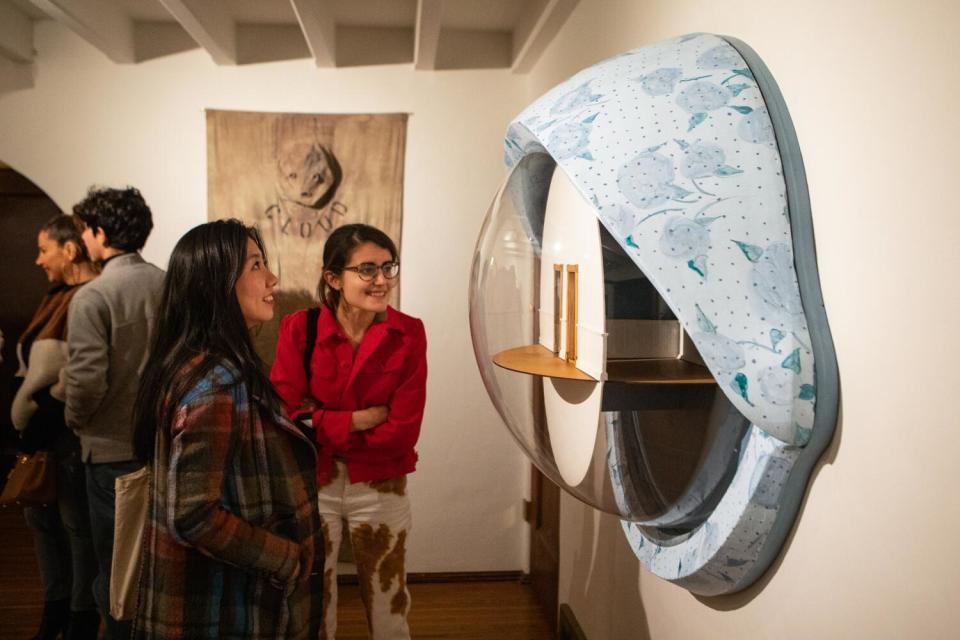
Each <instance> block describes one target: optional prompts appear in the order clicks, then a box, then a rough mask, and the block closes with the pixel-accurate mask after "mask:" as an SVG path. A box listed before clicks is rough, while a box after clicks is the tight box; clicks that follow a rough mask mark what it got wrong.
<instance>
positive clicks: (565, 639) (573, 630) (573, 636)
mask: <svg viewBox="0 0 960 640" xmlns="http://www.w3.org/2000/svg"><path fill="white" fill-rule="evenodd" d="M559 640H587V634H585V633H584V632H583V629H581V628H580V623H578V622H577V616H575V615H574V614H573V609H571V608H570V605H568V604H567V603H563V604H561V605H560V639H559Z"/></svg>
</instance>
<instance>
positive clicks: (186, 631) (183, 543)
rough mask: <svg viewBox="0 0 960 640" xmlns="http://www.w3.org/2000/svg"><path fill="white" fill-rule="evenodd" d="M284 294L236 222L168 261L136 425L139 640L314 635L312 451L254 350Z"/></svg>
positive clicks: (191, 236) (254, 240)
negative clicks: (142, 487) (143, 509)
mask: <svg viewBox="0 0 960 640" xmlns="http://www.w3.org/2000/svg"><path fill="white" fill-rule="evenodd" d="M276 283H277V278H276V277H275V276H274V275H273V274H272V273H271V272H270V270H269V269H268V268H267V262H266V256H265V255H264V249H263V243H262V241H261V240H260V236H259V234H258V233H257V232H256V230H255V229H252V228H250V227H246V226H244V225H243V224H242V223H241V222H239V221H237V220H221V221H216V222H210V223H207V224H203V225H200V226H198V227H195V228H194V229H192V230H190V231H189V232H187V234H186V235H184V236H183V237H182V238H181V239H180V241H179V242H178V243H177V245H176V247H175V248H174V250H173V253H172V255H171V257H170V264H169V270H168V271H167V276H166V279H165V281H164V291H163V298H162V303H161V305H160V309H161V315H160V318H159V319H158V323H157V334H156V339H155V341H154V344H153V348H152V351H151V355H150V359H149V360H148V362H147V367H146V370H145V371H144V374H143V378H142V381H141V385H140V392H139V395H138V398H137V404H136V412H135V418H134V424H135V435H134V440H135V442H134V444H135V448H136V450H137V455H138V456H139V457H140V458H141V459H142V460H144V461H145V462H148V463H152V465H153V481H152V486H151V499H150V506H149V511H148V517H147V526H146V530H145V532H144V542H143V544H144V546H145V551H144V554H143V567H142V570H141V576H140V595H139V600H138V606H137V615H136V620H135V633H134V636H135V637H137V638H183V637H191V638H199V637H202V638H313V637H316V635H317V633H318V630H319V627H318V625H319V612H320V596H321V592H320V583H319V573H320V572H321V571H322V569H320V568H321V567H322V564H321V563H322V555H321V554H318V553H317V544H320V545H322V543H323V542H322V538H321V537H320V536H319V522H318V519H317V514H316V505H315V502H314V501H315V500H316V483H315V477H314V474H315V451H314V448H313V446H312V443H311V442H310V441H309V439H307V438H306V437H305V436H304V435H303V434H302V433H301V432H300V431H299V430H298V429H297V428H296V427H295V426H294V425H293V424H291V423H290V422H289V421H288V420H287V419H286V418H285V417H284V416H282V415H281V413H279V412H278V410H279V409H280V403H279V401H278V398H277V396H276V394H275V392H274V391H273V388H272V386H271V385H270V381H269V379H268V378H267V377H266V375H265V374H264V373H263V370H262V363H261V361H260V359H259V358H258V357H257V355H256V352H255V351H254V348H253V344H252V342H251V338H250V330H251V329H252V328H254V327H256V326H258V325H259V324H261V323H263V322H266V321H268V320H270V319H271V318H272V317H273V288H274V286H275V285H276ZM314 574H317V578H316V579H313V578H311V576H312V575H314Z"/></svg>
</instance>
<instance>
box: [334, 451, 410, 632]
mask: <svg viewBox="0 0 960 640" xmlns="http://www.w3.org/2000/svg"><path fill="white" fill-rule="evenodd" d="M334 464H335V465H336V467H335V469H334V474H335V475H334V477H333V479H332V480H331V481H330V482H329V483H328V484H327V485H325V486H323V487H320V490H319V493H318V500H317V502H318V505H319V508H320V520H321V525H322V527H323V534H324V538H325V539H326V549H325V551H326V557H325V559H326V569H325V572H324V576H323V578H324V580H323V586H324V593H323V629H322V630H321V634H320V637H321V638H322V639H325V640H334V638H335V637H336V631H337V556H338V554H339V551H340V541H341V540H342V539H343V534H344V531H343V526H344V521H346V525H347V527H348V530H349V534H350V544H351V546H352V547H353V556H354V560H355V561H356V563H357V578H358V579H359V582H360V597H361V599H362V600H363V606H364V608H365V609H366V613H367V626H368V628H369V630H370V635H371V637H372V638H373V640H409V638H410V629H409V627H408V626H407V611H409V609H410V592H409V591H408V590H407V574H406V563H405V560H406V542H407V536H408V535H409V532H410V526H411V520H410V499H409V498H408V497H407V492H406V487H407V477H406V476H400V477H398V478H391V479H389V480H379V481H375V482H357V483H355V484H350V481H349V480H348V479H347V468H346V466H345V465H344V463H343V462H341V461H339V460H337V461H336V462H335V463H334Z"/></svg>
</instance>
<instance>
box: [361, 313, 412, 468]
mask: <svg viewBox="0 0 960 640" xmlns="http://www.w3.org/2000/svg"><path fill="white" fill-rule="evenodd" d="M418 328H419V332H418V334H417V335H416V336H415V337H414V341H413V344H412V345H411V348H410V352H409V355H408V356H407V358H406V360H405V361H404V365H403V370H402V372H401V374H400V381H399V384H398V386H397V388H396V390H395V391H394V392H393V396H392V398H391V399H390V405H389V407H388V411H387V416H386V420H384V421H383V422H381V423H380V424H378V425H376V427H375V428H371V429H369V430H367V431H364V432H363V433H362V434H361V436H362V437H363V440H364V444H365V445H366V446H367V447H368V448H370V449H383V450H395V449H397V448H398V447H399V448H408V447H413V446H414V445H415V444H416V442H417V439H418V438H419V437H420V423H421V421H422V420H423V408H424V405H425V403H426V399H427V337H426V334H425V333H424V330H423V324H420V325H419V327H418Z"/></svg>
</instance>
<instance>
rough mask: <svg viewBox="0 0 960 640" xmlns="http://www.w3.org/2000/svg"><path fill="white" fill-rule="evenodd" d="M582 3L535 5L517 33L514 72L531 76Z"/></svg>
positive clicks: (557, 0)
mask: <svg viewBox="0 0 960 640" xmlns="http://www.w3.org/2000/svg"><path fill="white" fill-rule="evenodd" d="M578 1H579V0H539V1H538V2H531V3H530V5H529V8H528V9H527V11H526V13H524V14H523V15H522V16H521V17H520V19H519V20H518V21H517V27H516V29H514V31H513V66H512V67H511V70H512V71H513V72H514V73H528V72H529V71H530V69H532V68H533V65H534V64H536V62H537V60H539V59H540V56H541V55H542V54H543V52H544V50H545V49H546V48H547V45H549V44H550V42H551V41H552V40H553V39H554V37H556V35H557V33H558V32H559V31H560V27H562V26H563V23H564V22H566V21H567V18H568V17H569V16H570V14H571V13H572V12H573V10H574V8H575V7H576V6H577V2H578Z"/></svg>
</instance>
